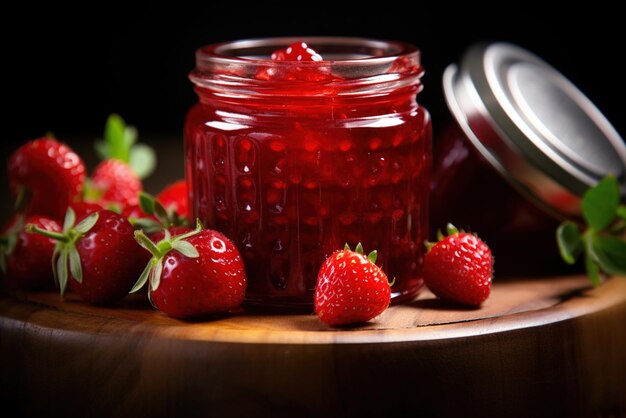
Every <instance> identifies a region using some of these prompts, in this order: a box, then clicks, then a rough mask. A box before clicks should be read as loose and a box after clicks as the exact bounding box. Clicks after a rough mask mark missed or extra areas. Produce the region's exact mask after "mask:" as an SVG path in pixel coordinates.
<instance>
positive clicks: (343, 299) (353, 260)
mask: <svg viewBox="0 0 626 418" xmlns="http://www.w3.org/2000/svg"><path fill="white" fill-rule="evenodd" d="M376 258H377V252H376V251H372V252H371V253H369V255H368V256H365V255H364V254H363V247H362V246H361V244H360V243H359V244H358V245H357V246H356V248H355V251H352V250H350V247H349V246H348V245H347V244H346V246H345V247H344V249H343V250H342V251H336V252H335V253H333V254H332V255H331V256H330V257H328V258H327V259H326V261H325V262H324V263H323V264H322V267H321V268H320V270H319V273H318V275H317V285H316V287H315V313H316V314H317V316H318V317H319V318H320V319H321V320H322V322H324V323H326V324H328V325H331V326H338V325H347V324H356V323H361V322H366V321H369V320H370V319H372V318H374V317H376V316H378V315H380V314H381V313H383V312H384V311H385V309H387V307H388V306H389V302H390V300H391V286H392V285H391V284H389V280H388V279H387V275H386V274H385V273H384V272H383V271H382V269H381V268H380V267H378V266H377V265H376Z"/></svg>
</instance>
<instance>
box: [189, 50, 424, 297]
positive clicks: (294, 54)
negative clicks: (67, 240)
mask: <svg viewBox="0 0 626 418" xmlns="http://www.w3.org/2000/svg"><path fill="white" fill-rule="evenodd" d="M294 41H295V40H293V39H282V38H276V39H262V40H249V41H237V42H231V43H225V44H217V45H212V46H208V47H204V48H202V49H200V50H199V51H198V52H197V55H196V68H195V70H194V71H193V72H192V73H191V75H190V78H191V80H192V82H193V83H194V84H195V90H196V93H197V94H198V96H199V103H198V104H196V105H195V106H194V107H193V108H192V109H191V110H190V111H189V113H188V115H187V119H186V122H185V142H186V161H187V165H186V170H187V173H186V174H187V181H188V184H189V190H190V204H191V206H192V212H193V216H196V217H198V218H200V219H201V220H202V221H203V222H205V225H206V226H207V227H210V228H215V229H217V230H219V231H221V232H223V233H224V234H226V235H227V236H228V237H229V238H230V239H232V240H233V241H234V242H235V244H236V245H237V247H238V248H239V250H240V252H241V254H242V256H243V258H244V261H245V266H246V273H247V275H248V291H247V295H246V298H247V302H248V303H249V304H253V305H259V306H266V307H279V308H280V307H291V308H298V307H300V308H306V309H309V308H311V307H312V302H313V292H314V290H315V283H316V280H317V273H318V271H319V268H320V266H321V265H322V263H323V262H324V260H325V259H326V257H328V256H329V255H330V254H332V253H333V252H334V251H336V250H338V249H341V248H343V245H344V243H348V244H349V245H351V246H354V245H356V244H357V243H358V242H361V243H362V244H363V247H364V248H365V250H366V251H370V250H373V249H377V250H378V254H379V258H378V259H379V262H378V264H379V265H381V266H382V268H383V270H384V271H385V272H386V273H387V275H388V276H389V278H394V277H395V283H394V286H393V287H392V289H391V290H392V297H393V298H394V300H395V301H400V300H406V299H409V298H412V297H413V296H415V295H416V294H417V292H418V291H419V289H420V288H421V287H422V285H423V281H422V259H423V244H422V243H423V241H424V240H425V239H426V238H427V237H428V218H427V217H428V193H429V172H430V164H431V123H430V116H429V114H428V112H427V111H426V109H424V108H423V107H422V106H420V105H419V104H418V103H417V102H416V100H415V97H416V94H417V93H418V92H419V91H420V90H421V88H422V86H421V84H420V77H421V76H422V74H423V70H422V68H421V66H420V62H419V52H418V50H417V49H416V48H415V47H413V46H411V45H407V44H403V43H398V42H381V41H371V40H364V39H352V38H312V39H306V40H304V41H306V44H304V43H303V42H301V41H298V42H297V43H294ZM272 55H273V58H274V59H271V58H270V57H272ZM298 57H299V58H298Z"/></svg>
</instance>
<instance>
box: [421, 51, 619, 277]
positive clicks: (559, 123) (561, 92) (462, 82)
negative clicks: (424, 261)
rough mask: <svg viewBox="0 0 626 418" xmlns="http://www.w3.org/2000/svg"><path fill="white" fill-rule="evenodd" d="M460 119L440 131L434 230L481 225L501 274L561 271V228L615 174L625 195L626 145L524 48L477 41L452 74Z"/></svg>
mask: <svg viewBox="0 0 626 418" xmlns="http://www.w3.org/2000/svg"><path fill="white" fill-rule="evenodd" d="M443 86H444V93H445V98H446V101H447V103H448V107H449V109H450V111H451V114H452V116H453V120H452V121H451V122H450V123H449V124H448V126H447V127H445V128H444V129H443V130H442V131H441V132H440V133H439V134H438V135H437V141H436V145H435V152H434V154H435V157H434V163H433V164H434V168H433V178H432V184H431V187H432V195H431V199H432V200H431V203H432V206H431V208H432V211H431V213H432V219H431V227H432V229H433V230H436V229H437V228H443V227H444V226H445V224H446V222H452V223H454V224H455V225H456V226H458V227H461V228H466V229H468V228H469V229H471V230H473V231H476V232H477V233H478V234H479V235H480V236H481V238H483V239H485V240H486V241H487V243H488V244H489V246H490V247H491V249H492V250H493V253H494V256H495V260H496V269H497V272H498V275H499V276H502V275H509V276H510V275H514V276H519V275H531V274H532V275H548V274H556V273H562V272H564V270H565V264H564V263H563V262H562V261H561V260H560V256H559V252H558V248H557V245H556V239H555V231H556V228H557V226H558V225H559V223H560V222H561V221H562V220H563V219H566V218H568V219H580V218H581V209H580V196H582V194H583V193H584V192H585V191H586V190H587V189H588V188H589V187H591V186H593V185H594V184H595V183H596V182H597V181H599V180H600V179H601V178H603V177H604V176H606V175H608V174H612V175H614V176H615V177H616V178H617V179H618V181H619V183H620V185H621V192H622V199H623V200H624V197H626V146H625V145H624V142H623V140H622V139H621V137H620V136H619V134H618V133H617V132H616V131H615V129H614V128H613V127H612V126H611V124H610V123H609V122H608V121H607V120H606V119H605V118H604V117H603V116H602V114H601V113H600V112H599V111H598V109H597V108H596V107H595V106H594V105H593V104H592V103H591V102H590V101H589V100H588V99H587V98H586V97H585V96H584V95H583V94H582V93H581V92H580V91H579V90H578V89H577V88H576V87H575V86H574V85H573V84H572V83H571V82H570V81H568V80H567V79H566V78H565V77H564V76H563V75H562V74H560V73H559V72H558V71H557V70H555V69H554V68H552V67H551V66H550V65H548V64H547V63H545V62H544V61H543V60H541V59H539V58H538V57H536V56H535V55H533V54H531V53H529V52H528V51H525V50H524V49H522V48H520V47H517V46H514V45H510V44H506V43H494V44H478V45H474V46H472V47H471V48H469V49H468V51H466V53H465V55H464V57H463V59H462V60H461V62H460V64H459V65H458V66H457V65H451V66H450V67H448V69H447V70H446V71H445V73H444V77H443Z"/></svg>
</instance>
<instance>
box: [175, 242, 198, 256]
mask: <svg viewBox="0 0 626 418" xmlns="http://www.w3.org/2000/svg"><path fill="white" fill-rule="evenodd" d="M172 248H173V249H174V250H176V251H178V252H179V253H181V254H182V255H184V256H185V257H189V258H198V257H200V254H198V250H196V247H194V246H193V244H191V243H189V242H187V241H176V240H175V241H174V242H172Z"/></svg>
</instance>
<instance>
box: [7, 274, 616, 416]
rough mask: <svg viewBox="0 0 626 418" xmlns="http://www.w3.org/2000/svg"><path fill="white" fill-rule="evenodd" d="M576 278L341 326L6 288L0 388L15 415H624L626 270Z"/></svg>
mask: <svg viewBox="0 0 626 418" xmlns="http://www.w3.org/2000/svg"><path fill="white" fill-rule="evenodd" d="M587 283H588V282H587V280H586V279H585V278H584V277H559V278H547V279H546V278H544V279H525V280H515V281H508V282H501V283H497V284H496V285H495V286H494V291H493V295H492V297H491V298H490V299H489V300H488V301H487V303H485V305H484V306H483V307H481V308H480V309H461V308H458V307H456V306H452V305H447V304H444V303H441V302H440V301H438V300H437V299H435V298H434V297H433V296H432V295H431V294H429V293H428V292H425V293H424V294H422V295H420V297H419V298H417V299H416V300H415V301H413V302H411V303H408V304H404V305H399V306H393V307H391V308H390V309H388V310H387V311H386V312H385V313H384V314H383V315H381V316H380V317H379V318H377V319H376V320H375V321H373V322H371V323H369V324H366V325H364V326H360V327H354V328H343V329H332V328H329V327H326V326H325V325H323V324H322V323H321V322H320V321H319V320H318V319H317V318H316V317H315V316H314V315H312V314H311V315H270V314H263V313H255V312H245V311H241V312H236V313H233V314H230V315H226V316H221V317H213V318H206V319H205V320H203V321H195V322H185V321H179V320H174V319H171V318H168V317H166V316H164V315H162V314H161V313H159V312H157V311H155V310H153V309H152V308H151V307H150V306H149V304H147V302H146V301H145V300H144V299H143V298H142V297H140V296H137V297H133V298H128V299H127V300H126V301H125V302H124V303H123V304H122V305H120V306H118V307H114V308H103V307H92V306H88V305H86V304H83V303H81V302H79V301H77V300H76V299H72V298H71V297H70V298H69V299H68V300H66V301H61V300H60V299H59V297H58V296H57V295H56V294H52V293H28V294H22V295H17V296H16V297H6V296H5V297H2V298H1V299H0V366H1V369H2V372H1V373H0V393H1V394H0V400H2V401H3V403H4V405H12V406H14V407H15V408H16V410H17V411H18V415H19V416H43V415H46V416H61V415H62V416H65V417H67V416H86V415H88V416H114V417H115V416H133V415H137V416H218V417H231V416H233V417H234V416H252V417H256V416H272V417H282V416H290V417H293V416H298V417H299V416H322V415H323V416H329V417H333V416H373V415H380V416H427V417H439V416H442V417H443V416H486V417H490V416H498V417H501V416H507V417H515V416H524V417H535V416H537V417H540V416H546V417H547V416H550V417H557V416H568V417H569V416H572V417H621V416H626V385H625V384H624V376H626V354H625V353H626V326H625V325H624V324H626V280H625V279H624V278H614V279H611V280H609V281H607V282H606V283H605V284H604V285H603V286H601V287H600V288H597V289H592V288H589V286H588V284H587ZM7 407H8V406H7Z"/></svg>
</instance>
